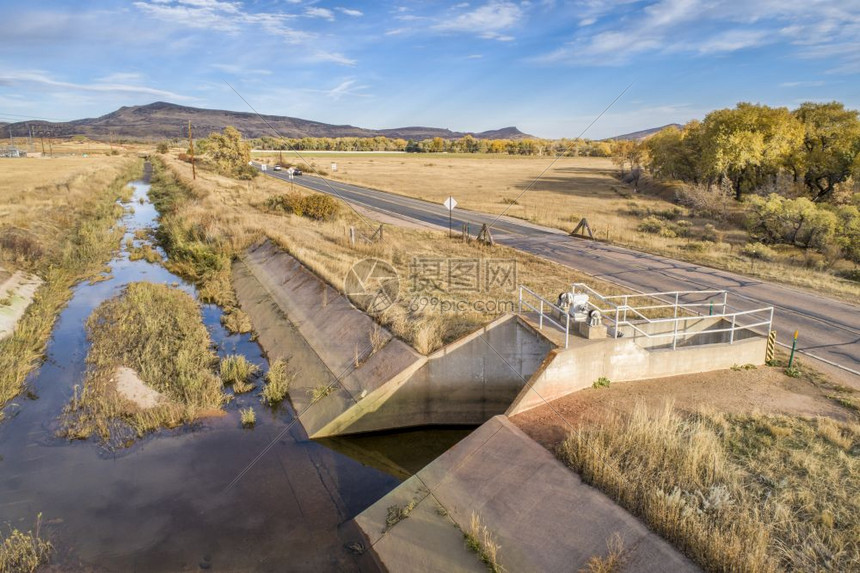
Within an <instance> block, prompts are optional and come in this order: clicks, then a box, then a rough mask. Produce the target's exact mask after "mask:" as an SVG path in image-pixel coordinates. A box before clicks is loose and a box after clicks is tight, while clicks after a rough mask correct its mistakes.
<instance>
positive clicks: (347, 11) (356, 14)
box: [337, 7, 364, 18]
mask: <svg viewBox="0 0 860 573" xmlns="http://www.w3.org/2000/svg"><path fill="white" fill-rule="evenodd" d="M337 10H338V11H339V12H341V13H343V14H346V15H347V16H352V17H353V18H358V17H359V16H364V12H362V11H361V10H355V9H353V8H343V7H338V9H337Z"/></svg>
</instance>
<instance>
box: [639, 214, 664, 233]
mask: <svg viewBox="0 0 860 573" xmlns="http://www.w3.org/2000/svg"><path fill="white" fill-rule="evenodd" d="M663 224H664V223H663V221H661V220H660V219H658V218H657V217H655V216H654V215H650V216H648V217H646V218H645V219H643V220H642V222H641V223H639V226H638V227H636V230H637V231H641V232H643V233H654V234H656V233H659V232H660V231H662V230H663Z"/></svg>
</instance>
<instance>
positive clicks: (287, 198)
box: [265, 193, 340, 221]
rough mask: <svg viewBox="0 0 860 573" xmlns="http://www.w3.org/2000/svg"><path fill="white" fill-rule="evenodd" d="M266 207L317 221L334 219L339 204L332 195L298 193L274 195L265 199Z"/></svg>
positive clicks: (338, 209)
mask: <svg viewBox="0 0 860 573" xmlns="http://www.w3.org/2000/svg"><path fill="white" fill-rule="evenodd" d="M265 204H266V208H268V209H269V210H272V211H284V212H285V213H292V214H293V215H299V216H304V217H309V218H311V219H315V220H317V221H327V220H330V219H334V218H335V217H336V216H337V214H338V212H339V211H340V205H339V204H338V202H337V200H336V199H335V198H334V197H330V196H329V195H323V194H321V193H314V194H313V195H308V196H306V197H303V196H302V195H300V194H299V193H286V194H284V195H274V196H272V197H269V198H268V199H267V200H266V203H265Z"/></svg>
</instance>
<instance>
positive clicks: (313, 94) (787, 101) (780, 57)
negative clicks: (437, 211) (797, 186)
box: [0, 0, 860, 138]
mask: <svg viewBox="0 0 860 573" xmlns="http://www.w3.org/2000/svg"><path fill="white" fill-rule="evenodd" d="M0 13H2V19H0V121H14V120H17V119H22V118H24V117H37V118H49V119H57V120H69V119H78V118H82V117H95V116H99V115H103V114H105V113H108V112H110V111H113V110H114V109H116V108H118V107H120V106H123V105H140V104H146V103H150V102H153V101H158V100H164V101H171V102H174V103H178V104H185V105H192V106H199V107H207V108H218V109H230V110H237V111H249V109H248V107H247V106H246V104H245V103H244V102H243V101H242V100H241V99H240V98H239V97H238V96H237V95H236V94H235V93H234V92H233V91H232V90H231V89H230V87H228V85H227V83H225V82H229V83H230V84H231V85H232V86H233V87H235V89H236V90H237V91H238V92H239V93H241V94H242V95H243V96H244V97H245V99H247V100H248V101H249V102H250V103H251V104H252V105H253V106H254V107H255V108H256V109H257V110H258V111H259V112H261V113H269V114H276V115H290V116H295V117H301V118H305V119H312V120H316V121H322V122H326V123H338V124H341V123H349V124H352V125H357V126H361V127H370V128H387V127H401V126H407V125H429V126H434V127H448V128H451V129H453V130H459V131H467V130H468V131H481V130H486V129H495V128H500V127H505V126H509V125H516V126H517V127H519V128H520V129H522V130H523V131H525V132H528V133H532V134H534V135H537V136H542V137H553V138H557V137H575V136H577V135H579V134H580V133H581V132H582V131H583V129H585V127H586V126H587V125H588V124H589V123H590V122H591V121H592V120H593V119H594V118H595V117H596V116H597V115H598V114H599V113H600V112H601V111H602V110H603V108H605V107H606V106H607V105H608V104H609V103H610V102H611V101H612V100H613V99H614V98H615V97H616V96H617V95H618V94H619V93H620V92H621V91H622V90H624V88H625V87H627V86H628V85H629V84H631V83H632V86H631V87H630V89H629V90H628V91H627V93H625V94H624V96H623V97H622V98H621V99H619V101H618V102H617V103H616V104H615V105H614V106H613V107H612V109H611V110H610V111H609V112H608V113H607V114H606V115H605V116H604V117H602V118H601V119H600V120H599V121H598V122H597V123H596V124H595V125H594V127H592V128H591V129H589V130H588V131H587V132H586V134H585V136H586V137H592V138H601V137H609V136H612V135H616V134H619V133H624V132H628V131H634V130H638V129H644V128H648V127H655V126H659V125H663V124H666V123H670V122H679V123H684V122H686V121H688V120H690V119H693V118H701V117H703V116H704V115H705V114H706V113H707V112H708V111H710V110H712V109H715V108H719V107H726V106H732V105H734V104H735V103H736V102H738V101H752V102H760V103H765V104H768V105H781V106H788V107H795V106H796V105H798V104H799V103H800V102H803V101H809V100H812V101H830V100H834V99H835V100H839V101H842V102H844V103H845V104H846V105H848V106H849V107H852V108H854V109H857V108H858V107H860V1H858V0H842V1H830V0H802V1H799V0H765V1H755V0H753V1H750V0H747V1H736V0H660V1H656V2H654V1H636V0H627V1H625V0H622V1H619V2H602V1H598V0H584V1H574V2H562V1H540V0H532V1H520V2H508V1H489V2H487V1H478V2H435V1H434V2H420V1H410V0H405V1H400V2H392V3H389V2H367V3H364V2H347V1H328V0H280V1H263V0H245V1H240V0H234V1H227V0H139V1H134V2H118V1H98V0H90V1H86V2H68V1H63V2H60V1H51V0H42V1H40V2H20V1H10V0H0Z"/></svg>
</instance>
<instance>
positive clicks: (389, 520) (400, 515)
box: [382, 499, 418, 533]
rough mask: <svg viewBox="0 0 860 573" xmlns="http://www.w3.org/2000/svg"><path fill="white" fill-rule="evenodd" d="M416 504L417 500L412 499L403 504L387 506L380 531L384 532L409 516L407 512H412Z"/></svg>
mask: <svg viewBox="0 0 860 573" xmlns="http://www.w3.org/2000/svg"><path fill="white" fill-rule="evenodd" d="M416 505H418V502H416V501H415V500H414V499H413V500H412V501H410V502H409V503H407V504H406V505H405V506H400V505H390V506H388V513H387V514H386V515H385V528H384V529H383V530H382V533H385V532H386V531H388V530H389V529H391V528H392V527H394V526H395V525H397V524H398V523H400V522H401V521H403V520H404V519H406V518H407V517H409V514H410V513H412V510H413V509H415V506H416Z"/></svg>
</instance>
